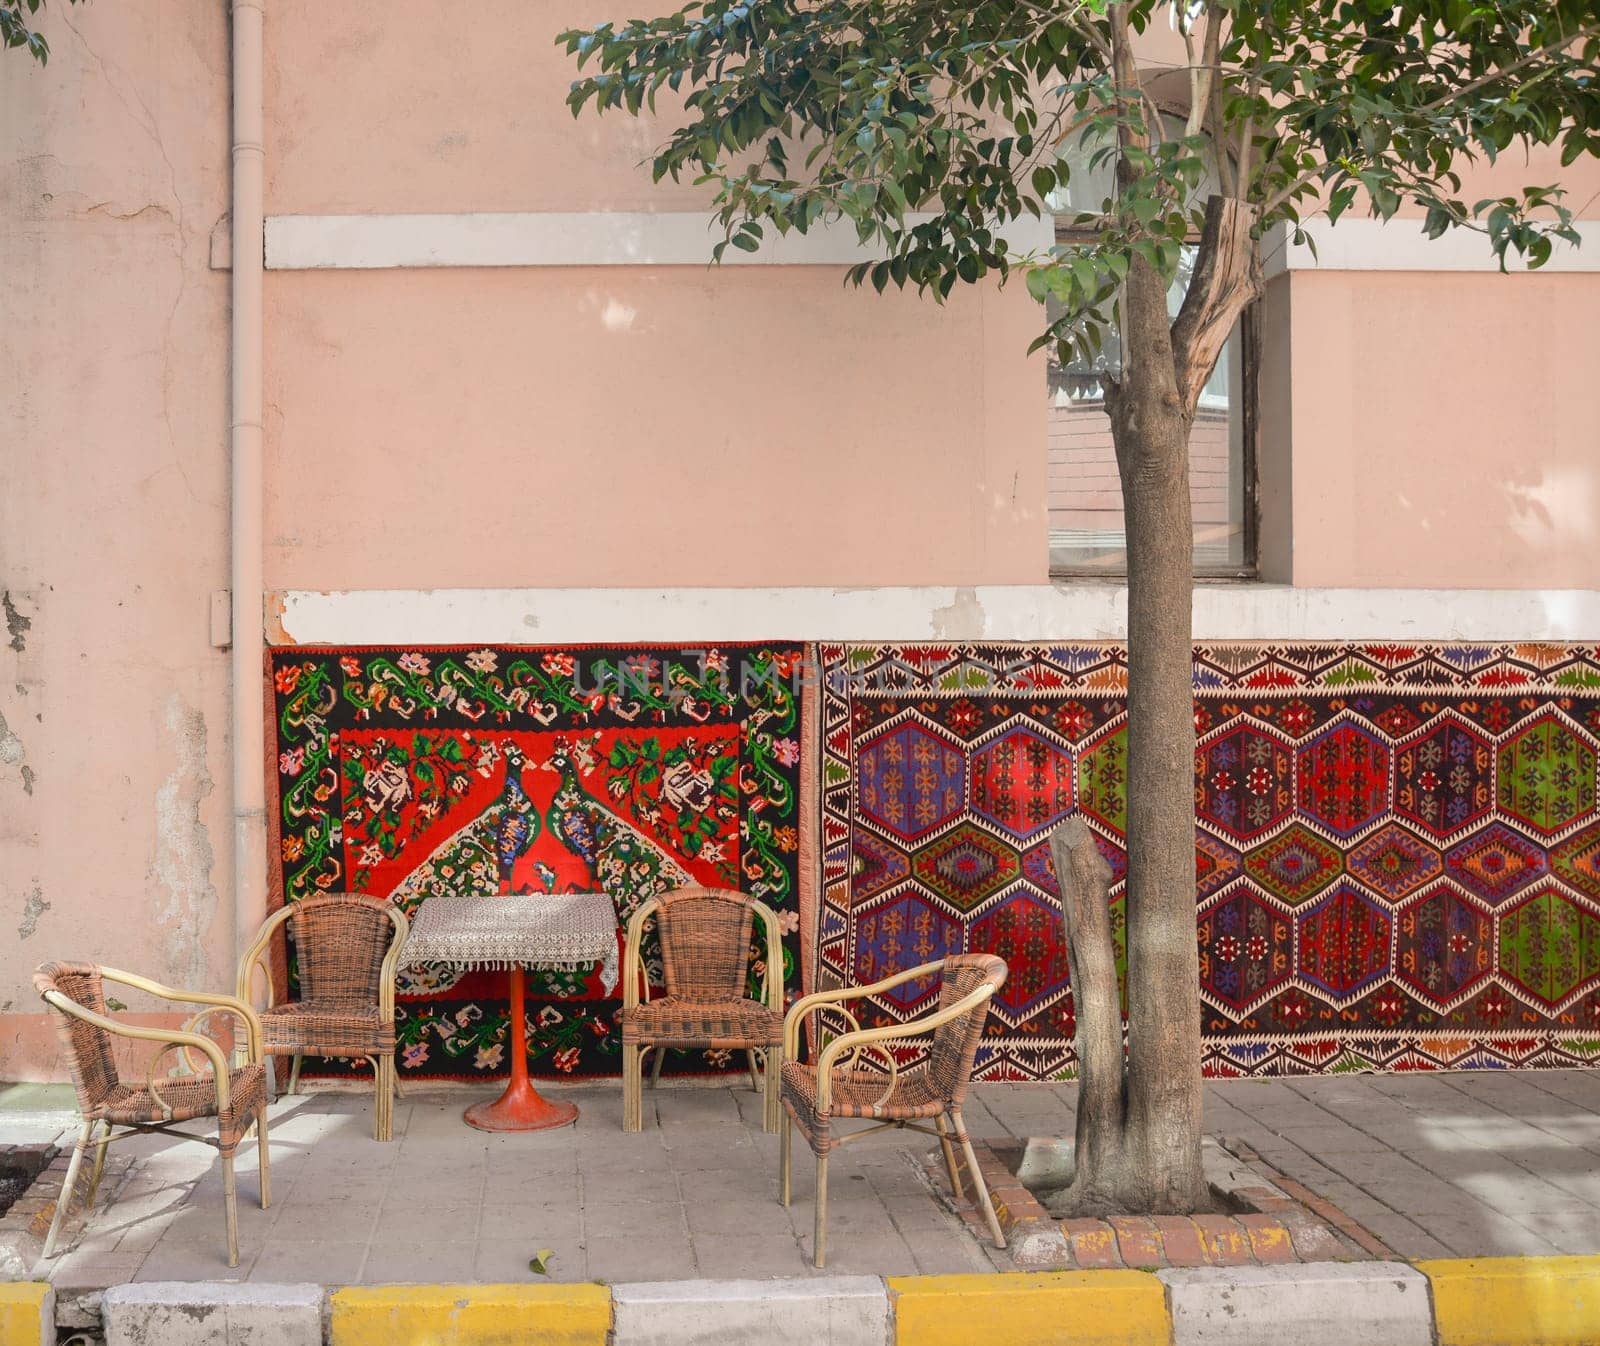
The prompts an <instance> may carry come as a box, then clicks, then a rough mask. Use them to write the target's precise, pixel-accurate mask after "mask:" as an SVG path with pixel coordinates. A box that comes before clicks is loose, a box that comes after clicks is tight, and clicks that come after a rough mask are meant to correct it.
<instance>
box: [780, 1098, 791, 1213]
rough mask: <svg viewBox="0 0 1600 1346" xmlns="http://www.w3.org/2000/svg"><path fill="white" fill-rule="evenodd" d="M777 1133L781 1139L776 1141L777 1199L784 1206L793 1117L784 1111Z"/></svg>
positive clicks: (786, 1195)
mask: <svg viewBox="0 0 1600 1346" xmlns="http://www.w3.org/2000/svg"><path fill="white" fill-rule="evenodd" d="M778 1134H779V1135H780V1136H781V1137H782V1139H781V1140H780V1141H779V1142H778V1200H779V1201H780V1202H781V1203H782V1204H783V1205H785V1206H787V1205H788V1204H789V1147H790V1145H791V1144H792V1143H793V1137H794V1118H793V1117H791V1116H789V1114H788V1112H787V1111H785V1112H784V1114H783V1120H782V1121H781V1122H780V1124H779V1130H778Z"/></svg>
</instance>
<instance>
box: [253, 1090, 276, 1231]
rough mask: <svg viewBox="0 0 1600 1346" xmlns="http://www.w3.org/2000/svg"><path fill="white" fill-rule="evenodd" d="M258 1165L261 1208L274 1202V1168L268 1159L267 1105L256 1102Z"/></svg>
mask: <svg viewBox="0 0 1600 1346" xmlns="http://www.w3.org/2000/svg"><path fill="white" fill-rule="evenodd" d="M256 1166H257V1168H259V1169H260V1171H261V1209H262V1210H266V1208H267V1207H268V1206H270V1205H271V1204H272V1169H271V1167H270V1166H269V1163H268V1159H267V1105H266V1104H265V1103H257V1104H256Z"/></svg>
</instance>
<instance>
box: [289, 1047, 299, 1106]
mask: <svg viewBox="0 0 1600 1346" xmlns="http://www.w3.org/2000/svg"><path fill="white" fill-rule="evenodd" d="M300 1061H301V1055H300V1053H299V1052H296V1053H295V1054H294V1062H293V1063H292V1064H291V1065H290V1067H289V1097H290V1098H293V1097H294V1094H295V1090H296V1089H298V1088H299V1087H300Z"/></svg>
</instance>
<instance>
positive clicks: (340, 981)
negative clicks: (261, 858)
mask: <svg viewBox="0 0 1600 1346" xmlns="http://www.w3.org/2000/svg"><path fill="white" fill-rule="evenodd" d="M285 922H288V923H289V929H290V931H291V932H292V933H293V935H294V947H295V957H296V963H297V966H298V969H299V974H300V999H299V1000H294V1001H290V1002H289V1003H287V1004H284V1005H275V1004H274V1003H273V995H272V971H271V969H270V968H269V967H268V966H267V951H268V948H269V947H270V945H271V942H272V937H273V934H274V933H275V932H276V931H277V930H278V928H279V927H280V926H282V925H283V924H284V923H285ZM409 932H410V926H409V924H408V923H407V921H406V918H405V913H404V912H402V911H401V910H400V908H399V907H397V906H394V905H393V904H392V903H389V902H385V901H382V900H381V899H379V898H376V897H363V896H361V895H360V894H357V893H323V894H319V895H318V896H316V897H303V898H301V899H299V900H298V901H296V902H291V903H289V904H288V905H286V906H285V907H284V908H283V909H282V910H281V911H278V912H275V913H274V914H273V915H272V916H270V917H269V918H268V919H267V921H266V923H265V924H264V925H263V926H262V927H261V929H260V930H258V931H257V932H256V937H255V940H254V942H252V943H251V945H250V947H249V948H248V949H246V950H245V954H244V957H243V958H241V959H240V960H239V979H238V983H237V985H236V987H235V993H236V994H237V995H238V997H239V999H240V1000H249V999H250V983H251V980H252V979H253V977H254V976H255V971H256V968H257V967H260V968H262V969H263V970H264V971H265V972H266V974H267V976H266V982H267V1008H266V1009H264V1010H262V1011H261V1027H262V1033H263V1037H262V1050H263V1051H264V1052H265V1053H266V1054H267V1055H268V1056H292V1057H293V1058H294V1064H293V1065H292V1066H291V1067H290V1070H289V1092H290V1093H291V1094H293V1093H294V1091H295V1090H296V1089H297V1088H298V1087H299V1084H300V1061H301V1058H302V1057H305V1056H346V1057H359V1058H364V1059H365V1060H367V1061H370V1062H371V1063H372V1073H373V1093H374V1102H373V1108H372V1136H373V1139H374V1140H392V1139H393V1138H394V1094H395V1087H396V1082H395V1069H394V1045H395V1034H394V982H395V974H396V972H397V971H398V970H399V967H400V957H401V954H402V952H403V951H404V949H405V943H406V936H407V934H408V933H409Z"/></svg>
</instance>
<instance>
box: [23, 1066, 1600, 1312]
mask: <svg viewBox="0 0 1600 1346" xmlns="http://www.w3.org/2000/svg"><path fill="white" fill-rule="evenodd" d="M552 1092H559V1093H561V1095H562V1096H564V1097H569V1098H571V1099H573V1100H574V1101H576V1102H577V1103H578V1104H579V1106H580V1108H581V1109H582V1116H581V1118H580V1121H579V1124H578V1125H577V1127H575V1128H570V1129H567V1130H563V1131H555V1132H544V1133H538V1134H533V1135H514V1136H492V1135H486V1134H484V1133H481V1132H478V1131H474V1130H472V1129H470V1128H469V1127H467V1126H466V1125H465V1124H464V1123H463V1122H462V1120H461V1110H462V1108H463V1106H464V1105H465V1103H466V1102H467V1101H468V1100H469V1099H470V1098H471V1097H472V1096H471V1095H467V1094H462V1093H456V1092H449V1093H442V1092H441V1093H428V1094H424V1093H418V1092H408V1094H407V1095H406V1097H405V1098H404V1099H402V1100H401V1102H400V1104H399V1105H398V1106H397V1108H396V1116H395V1135H396V1140H395V1141H394V1142H393V1143H390V1144H378V1143H376V1142H374V1141H373V1140H372V1139H371V1136H370V1125H371V1116H370V1100H369V1099H368V1098H366V1097H363V1096H361V1095H349V1094H335V1093H322V1094H313V1095H310V1096H306V1097H301V1098H295V1099H283V1100H280V1101H279V1102H278V1103H276V1104H275V1105H274V1106H273V1112H272V1118H273V1120H272V1124H271V1139H272V1150H273V1194H274V1201H273V1205H272V1207H271V1209H269V1210H267V1211H262V1210H260V1209H259V1208H258V1207H257V1206H256V1204H255V1193H256V1190H257V1189H256V1175H255V1169H254V1159H253V1154H246V1153H245V1151H241V1154H240V1160H239V1194H240V1207H239V1213H240V1245H241V1261H240V1265H239V1267H237V1268H236V1269H232V1270H230V1269H229V1268H228V1267H227V1266H226V1265H225V1264H224V1259H223V1255H222V1209H221V1175H220V1171H219V1170H218V1168H217V1165H216V1162H215V1158H214V1154H213V1152H211V1151H210V1150H208V1149H206V1148H205V1147H202V1146H199V1145H181V1144H177V1143H175V1142H173V1141H171V1140H169V1139H165V1138H162V1137H141V1138H138V1139H136V1140H130V1141H126V1142H122V1143H121V1144H120V1146H119V1147H114V1148H113V1153H114V1154H115V1153H117V1150H118V1148H120V1149H121V1152H122V1154H123V1155H125V1156H126V1157H127V1159H128V1160H129V1162H128V1163H127V1165H126V1166H125V1168H123V1169H122V1171H121V1172H120V1173H113V1174H110V1175H108V1178H107V1183H106V1189H109V1190H106V1189H103V1192H102V1196H101V1199H100V1202H99V1203H98V1206H97V1209H96V1210H95V1212H94V1213H93V1215H92V1216H91V1217H90V1219H89V1220H88V1221H87V1224H85V1223H84V1222H83V1221H82V1220H81V1219H80V1218H76V1217H75V1218H74V1220H73V1222H72V1225H71V1227H70V1228H71V1230H72V1231H74V1232H73V1233H71V1234H70V1235H69V1236H70V1237H73V1239H74V1241H73V1243H72V1246H71V1247H70V1250H69V1251H68V1252H67V1253H66V1254H65V1255H63V1256H61V1257H59V1258H58V1259H56V1261H55V1263H54V1264H53V1265H52V1266H51V1268H50V1275H51V1278H52V1280H54V1281H55V1282H56V1284H57V1285H58V1287H60V1288H61V1289H62V1290H63V1291H66V1290H70V1289H73V1288H85V1287H91V1286H103V1285H107V1284H112V1283H117V1282H122V1281H152V1280H224V1279H228V1280H247V1281H255V1282H294V1281H317V1282H321V1283H323V1284H379V1283H388V1282H407V1281H416V1282H448V1281H494V1282H503V1281H525V1280H532V1279H536V1278H535V1277H533V1276H532V1275H531V1273H530V1272H529V1269H528V1261H529V1258H530V1257H531V1256H532V1255H533V1254H534V1253H535V1252H536V1251H538V1250H539V1249H542V1248H553V1249H554V1250H555V1253H554V1256H553V1257H552V1259H551V1260H550V1278H551V1279H553V1280H566V1281H583V1280H608V1281H617V1280H633V1281H648V1280H666V1279H677V1278H687V1277H695V1276H699V1277H714V1278H731V1277H767V1276H804V1275H809V1274H813V1273H812V1271H811V1266H810V1256H809V1245H810V1236H811V1222H812V1198H811V1184H812V1176H813V1172H814V1169H813V1165H812V1161H811V1157H810V1155H809V1153H808V1152H807V1151H806V1150H805V1147H804V1146H803V1145H797V1146H796V1172H795V1201H794V1204H793V1205H792V1206H791V1207H790V1208H789V1209H788V1210H787V1211H786V1210H785V1209H784V1208H783V1207H781V1206H779V1205H778V1204H777V1201H776V1170H777V1138H776V1137H775V1136H767V1135H765V1134H763V1133H762V1131H761V1129H760V1128H761V1119H760V1106H759V1100H758V1098H757V1096H756V1095H755V1094H753V1093H751V1092H749V1091H748V1089H743V1088H733V1087H720V1086H719V1087H709V1088H708V1087H679V1088H668V1087H663V1088H662V1089H660V1090H659V1091H655V1092H653V1093H650V1094H648V1095H647V1099H648V1101H649V1107H650V1109H651V1113H653V1115H651V1113H647V1125H646V1130H645V1131H644V1132H643V1133H642V1134H639V1135H627V1134H624V1133H623V1132H622V1130H621V1094H620V1090H618V1089H617V1088H616V1087H615V1086H614V1085H585V1086H578V1087H573V1088H570V1089H552ZM1207 1093H1208V1113H1207V1125H1208V1129H1209V1130H1210V1131H1211V1132H1212V1133H1213V1134H1215V1135H1218V1136H1222V1137H1235V1138H1238V1139H1240V1140H1242V1141H1244V1142H1245V1143H1246V1144H1247V1145H1249V1146H1250V1147H1251V1148H1253V1149H1254V1150H1255V1151H1256V1152H1257V1153H1258V1154H1260V1155H1261V1156H1262V1158H1263V1159H1264V1160H1265V1161H1266V1162H1267V1163H1269V1164H1271V1165H1272V1166H1273V1167H1274V1168H1276V1169H1277V1170H1278V1171H1279V1172H1281V1173H1282V1174H1285V1175H1287V1176H1288V1177H1290V1178H1292V1179H1294V1180H1296V1181H1298V1182H1300V1183H1302V1184H1304V1185H1305V1186H1306V1187H1308V1188H1309V1189H1311V1190H1312V1191H1313V1192H1315V1193H1317V1194H1318V1195H1319V1196H1321V1197H1323V1198H1325V1199H1327V1200H1328V1201H1331V1202H1332V1203H1334V1204H1335V1205H1336V1206H1338V1207H1339V1208H1340V1209H1342V1210H1343V1211H1344V1212H1345V1213H1347V1214H1349V1215H1351V1216H1353V1217H1354V1218H1355V1219H1356V1220H1357V1221H1358V1222H1359V1223H1360V1224H1361V1225H1362V1226H1364V1227H1365V1228H1367V1229H1369V1230H1370V1231H1371V1232H1372V1233H1374V1234H1376V1235H1377V1236H1378V1237H1379V1238H1380V1239H1382V1240H1383V1241H1384V1242H1385V1243H1386V1244H1388V1245H1389V1246H1390V1247H1391V1248H1393V1249H1394V1250H1395V1252H1396V1253H1398V1254H1400V1255H1401V1256H1403V1257H1411V1258H1421V1257H1433V1256H1448V1255H1457V1256H1480V1255H1495V1254H1507V1253H1512V1254H1521V1253H1556V1252H1562V1253H1583V1252H1597V1251H1600V1073H1595V1072H1587V1071H1561V1072H1550V1073H1538V1074H1533V1073H1528V1074H1519V1075H1497V1074H1487V1073H1485V1074H1462V1075H1431V1076H1426V1077H1423V1076H1346V1077H1340V1078H1335V1079H1295V1080H1268V1081H1254V1080H1242V1081H1229V1082H1219V1083H1212V1084H1209V1085H1208V1086H1207ZM1074 1095H1075V1086H1072V1085H988V1086H982V1085H980V1086H977V1087H976V1088H975V1089H974V1093H973V1097H972V1099H971V1101H970V1102H969V1104H968V1107H967V1110H966V1111H967V1118H968V1123H969V1125H970V1126H971V1128H972V1130H973V1132H974V1133H975V1134H976V1135H979V1136H985V1137H991V1138H995V1139H1001V1140H1003V1139H1006V1138H1023V1137H1027V1136H1038V1135H1060V1134H1064V1133H1065V1134H1070V1132H1071V1107H1072V1103H1073V1099H1074ZM71 1122H72V1118H71V1113H70V1092H64V1091H59V1090H39V1089H22V1090H15V1091H13V1092H11V1093H9V1094H8V1093H7V1092H6V1090H5V1089H4V1088H3V1087H0V1144H5V1143H23V1142H32V1143H38V1142H40V1141H48V1140H51V1139H55V1138H56V1137H58V1136H61V1135H63V1133H67V1132H68V1128H69V1127H70V1126H71ZM66 1138H67V1140H68V1143H70V1134H67V1136H66ZM929 1145H930V1142H928V1141H927V1140H926V1139H925V1138H922V1137H920V1136H915V1135H910V1136H907V1135H903V1134H888V1133H886V1134H884V1135H881V1136H876V1137H873V1138H872V1139H870V1140H866V1141H863V1142H861V1143H860V1144H859V1145H856V1146H850V1147H847V1148H846V1149H845V1150H843V1151H840V1152H838V1153H837V1155H836V1157H835V1158H834V1160H833V1162H832V1164H831V1169H832V1182H831V1185H830V1196H829V1214H830V1218H829V1245H830V1259H829V1262H830V1265H829V1267H828V1274H849V1273H865V1274H876V1275H896V1274H912V1273H918V1272H922V1273H939V1272H961V1271H982V1270H988V1269H991V1268H992V1267H997V1266H999V1267H1004V1266H1007V1265H1008V1264H1007V1263H1006V1262H1005V1261H1004V1260H1002V1259H1001V1257H1000V1255H991V1253H992V1250H990V1249H988V1248H987V1247H986V1246H985V1245H984V1244H983V1243H981V1242H980V1241H979V1240H977V1239H975V1238H974V1237H972V1235H971V1234H970V1233H969V1232H968V1231H967V1229H966V1228H965V1227H964V1225H963V1223H962V1221H961V1220H960V1219H959V1218H957V1216H956V1215H954V1214H953V1213H952V1212H951V1211H949V1210H948V1209H947V1208H946V1206H945V1205H944V1204H943V1203H942V1202H941V1201H940V1200H939V1199H938V1198H937V1197H936V1196H935V1195H934V1193H933V1192H932V1191H930V1189H929V1186H928V1181H927V1178H926V1176H925V1172H926V1170H925V1169H924V1167H923V1165H922V1164H921V1163H920V1162H919V1161H920V1160H921V1159H922V1158H923V1157H924V1155H925V1152H926V1150H927V1149H928V1148H929ZM247 1149H249V1150H252V1151H253V1146H252V1147H247Z"/></svg>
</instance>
